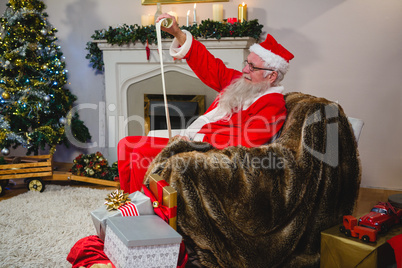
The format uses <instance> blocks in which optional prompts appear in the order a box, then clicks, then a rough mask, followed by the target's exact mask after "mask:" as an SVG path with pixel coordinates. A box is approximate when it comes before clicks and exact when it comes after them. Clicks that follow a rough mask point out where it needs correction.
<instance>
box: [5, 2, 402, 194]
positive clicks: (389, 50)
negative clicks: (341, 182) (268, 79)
mask: <svg viewBox="0 0 402 268" xmlns="http://www.w3.org/2000/svg"><path fill="white" fill-rule="evenodd" d="M7 2H8V1H5V0H1V1H0V3H1V4H0V11H1V13H3V11H4V9H5V3H7ZM44 2H45V3H46V4H47V6H48V7H47V10H46V11H47V13H48V14H49V21H50V23H52V24H53V26H54V27H56V28H57V29H58V30H59V32H58V34H57V36H58V38H59V41H60V45H61V47H62V51H63V52H64V56H65V57H66V63H67V69H68V70H69V82H70V83H71V85H70V89H71V90H72V92H73V93H74V94H76V95H77V97H78V103H93V104H99V103H100V102H102V101H104V84H103V83H104V81H103V75H102V74H99V73H97V72H95V71H94V70H93V69H91V68H90V67H89V62H88V60H86V59H85V55H86V54H87V51H86V50H85V47H86V42H87V41H89V40H90V36H91V35H92V34H93V33H94V31H95V30H98V29H102V28H107V27H109V26H118V25H119V24H123V23H126V24H134V23H137V24H140V23H141V15H142V14H148V13H149V14H153V13H154V12H155V11H156V6H142V5H141V1H140V0H114V1H109V0H63V1H54V0H53V1H50V0H46V1H44ZM241 2H242V1H237V0H230V2H223V3H222V4H223V7H224V17H225V18H226V17H236V16H237V6H238V4H240V3H241ZM246 3H247V4H248V16H249V19H254V18H257V19H258V20H259V22H260V23H261V24H262V25H264V28H263V31H264V35H265V34H266V33H268V32H269V33H271V34H272V35H273V36H274V37H275V38H276V39H277V40H278V41H279V42H280V43H282V44H283V45H284V46H285V47H286V48H288V49H289V50H290V51H291V52H292V53H293V54H294V55H295V59H293V60H292V61H291V70H290V71H289V73H288V74H287V76H286V78H285V80H284V83H283V84H284V85H285V87H286V89H287V91H302V92H305V93H308V94H313V95H316V96H322V97H325V98H328V99H330V100H337V101H339V103H340V104H341V106H342V107H343V108H344V110H345V112H346V114H347V115H349V116H352V117H357V118H361V119H363V120H364V121H365V126H364V129H363V132H362V135H361V138H360V141H359V150H360V155H361V162H362V167H363V176H362V186H364V187H376V188H386V189H395V190H397V189H399V190H401V189H402V182H401V180H402V154H401V152H402V140H401V139H399V135H400V134H401V133H402V124H401V119H400V118H401V116H402V108H401V102H402V94H401V84H402V83H401V82H402V76H401V70H402V32H401V30H400V25H402V1H400V0H386V1H384V0H348V1H343V0H331V1H322V0H304V1H294V0H269V1H267V0H248V1H247V2H246ZM189 9H191V10H192V9H193V4H176V5H163V6H162V10H163V11H164V12H167V11H171V10H172V11H175V12H176V13H177V14H178V15H179V23H181V24H184V23H185V20H186V19H185V15H186V13H187V10H189ZM191 14H192V13H191ZM197 15H198V20H200V19H206V18H208V17H212V3H198V4H197ZM190 17H191V18H192V15H191V16H190ZM190 21H192V19H190ZM144 53H145V51H144ZM98 114H99V111H97V110H90V109H88V110H86V111H85V112H82V113H81V114H80V115H81V118H82V119H83V120H85V122H86V124H87V126H88V127H89V128H90V131H91V133H92V135H93V138H94V139H93V141H94V142H96V141H97V139H98V137H97V133H98V132H99V131H98V129H99V127H100V126H99V124H98V123H97V120H95V118H98ZM101 127H102V126H101ZM97 150H100V151H104V148H98V147H94V148H91V149H89V150H88V151H87V152H95V151H97ZM78 152H81V151H80V150H79V149H69V150H66V149H65V148H64V147H63V148H61V147H60V148H58V151H57V153H56V155H55V158H56V159H59V160H64V161H71V160H72V159H73V158H74V157H75V156H76V155H77V153H78Z"/></svg>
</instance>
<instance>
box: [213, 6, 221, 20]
mask: <svg viewBox="0 0 402 268" xmlns="http://www.w3.org/2000/svg"><path fill="white" fill-rule="evenodd" d="M212 20H213V21H222V20H223V5H222V4H213V5H212Z"/></svg>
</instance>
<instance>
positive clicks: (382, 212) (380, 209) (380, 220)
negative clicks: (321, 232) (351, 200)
mask: <svg viewBox="0 0 402 268" xmlns="http://www.w3.org/2000/svg"><path fill="white" fill-rule="evenodd" d="M398 223H402V209H399V210H398V209H396V208H394V207H393V206H392V205H391V204H390V203H388V202H387V203H383V202H380V203H378V204H377V205H375V206H374V207H373V208H372V209H371V211H370V212H369V213H368V214H366V215H364V216H363V217H360V219H359V221H357V219H356V218H355V217H353V216H351V215H345V216H343V223H342V225H341V226H340V227H339V231H340V232H341V233H344V234H345V235H346V236H352V237H358V238H359V239H361V240H363V241H364V242H375V241H376V240H377V233H380V232H381V233H385V232H387V231H388V230H389V228H391V227H392V226H393V225H395V224H398Z"/></svg>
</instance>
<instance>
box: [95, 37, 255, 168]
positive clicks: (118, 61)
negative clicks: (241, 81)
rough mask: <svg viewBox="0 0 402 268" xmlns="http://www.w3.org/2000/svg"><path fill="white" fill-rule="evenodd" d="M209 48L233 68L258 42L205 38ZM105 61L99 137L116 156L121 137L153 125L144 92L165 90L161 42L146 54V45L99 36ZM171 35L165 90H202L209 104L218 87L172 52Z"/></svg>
mask: <svg viewBox="0 0 402 268" xmlns="http://www.w3.org/2000/svg"><path fill="white" fill-rule="evenodd" d="M200 41H201V42H202V43H203V44H204V45H205V46H206V47H207V48H208V50H209V51H210V52H211V53H212V54H213V55H215V56H216V57H218V58H220V59H222V60H223V62H224V63H225V64H226V65H227V66H229V67H230V68H234V69H237V70H241V69H242V63H243V61H244V60H245V59H246V57H247V55H248V53H249V51H248V48H249V47H250V45H251V44H253V43H254V40H253V39H252V38H249V37H243V38H222V39H220V40H212V39H207V40H200ZM97 42H98V47H99V48H100V49H101V50H102V52H103V61H104V63H105V101H106V106H105V108H104V114H105V118H106V120H105V122H100V125H101V126H102V125H104V128H103V127H101V128H100V129H102V130H101V133H99V135H100V139H103V140H104V141H105V143H106V146H107V151H106V152H105V156H106V157H107V158H108V160H109V161H110V162H114V161H116V160H117V143H118V141H119V140H120V139H121V138H123V137H125V136H128V135H146V134H147V131H149V129H150V126H149V125H147V123H146V121H145V109H144V103H145V100H144V96H146V95H147V94H154V95H155V94H156V95H157V94H162V80H161V73H160V63H159V55H158V50H157V46H156V45H150V49H151V56H150V60H147V57H146V50H145V45H143V44H141V43H136V44H128V45H123V46H118V45H111V44H108V43H107V42H106V41H103V40H101V41H97ZM170 44H171V40H163V41H162V56H163V61H164V70H165V79H166V91H167V94H168V95H191V96H198V95H202V96H204V99H205V107H209V105H210V104H211V103H212V101H213V100H214V99H215V97H216V95H217V93H216V92H215V91H214V90H212V89H210V88H209V87H207V86H205V85H204V84H203V83H202V82H201V81H200V80H199V79H198V78H197V77H196V76H195V74H194V73H193V72H192V70H191V69H190V68H189V67H188V66H187V64H186V62H185V60H174V59H173V58H172V57H171V56H170V55H169V47H170Z"/></svg>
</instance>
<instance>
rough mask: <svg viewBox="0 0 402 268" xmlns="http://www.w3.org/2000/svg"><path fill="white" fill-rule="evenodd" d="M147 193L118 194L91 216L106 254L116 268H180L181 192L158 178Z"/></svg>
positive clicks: (152, 179) (151, 180)
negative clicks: (178, 220)
mask: <svg viewBox="0 0 402 268" xmlns="http://www.w3.org/2000/svg"><path fill="white" fill-rule="evenodd" d="M143 192H144V193H142V192H140V191H137V192H134V193H131V194H130V195H128V194H125V193H123V191H121V190H120V191H119V190H116V191H114V192H112V193H111V194H110V195H109V196H108V197H107V198H106V202H105V206H102V207H100V208H98V209H96V210H94V211H92V212H91V216H92V220H93V222H94V225H95V228H96V231H97V234H98V236H99V238H100V239H102V240H103V241H104V252H105V254H106V256H107V257H108V258H109V259H110V261H111V262H112V263H113V264H114V265H115V266H116V267H177V263H178V258H179V252H180V245H181V242H182V237H181V235H180V234H179V233H177V232H176V209H177V192H176V190H174V189H173V188H172V187H171V186H169V185H168V184H167V183H166V182H165V181H164V180H162V179H161V177H159V176H158V175H156V174H153V175H150V177H149V188H146V187H145V186H144V188H143Z"/></svg>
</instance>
